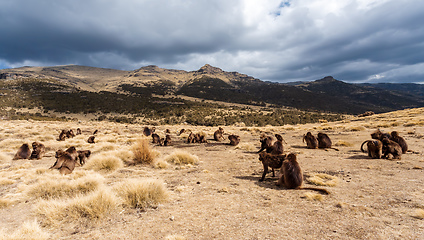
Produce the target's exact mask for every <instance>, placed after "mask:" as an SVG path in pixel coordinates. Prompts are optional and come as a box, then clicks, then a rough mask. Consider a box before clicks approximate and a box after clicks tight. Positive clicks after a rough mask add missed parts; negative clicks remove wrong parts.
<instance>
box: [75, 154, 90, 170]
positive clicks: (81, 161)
mask: <svg viewBox="0 0 424 240" xmlns="http://www.w3.org/2000/svg"><path fill="white" fill-rule="evenodd" d="M77 153H78V160H79V164H80V165H81V166H84V164H85V161H86V160H87V158H89V157H90V155H91V151H90V150H80V151H77Z"/></svg>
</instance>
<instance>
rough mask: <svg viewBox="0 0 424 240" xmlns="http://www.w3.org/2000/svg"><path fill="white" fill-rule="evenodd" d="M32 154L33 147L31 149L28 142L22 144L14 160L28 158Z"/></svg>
mask: <svg viewBox="0 0 424 240" xmlns="http://www.w3.org/2000/svg"><path fill="white" fill-rule="evenodd" d="M30 156H31V149H29V146H28V143H24V144H22V145H21V146H20V147H19V149H18V152H16V154H15V156H14V157H13V160H17V159H28V158H29V157H30Z"/></svg>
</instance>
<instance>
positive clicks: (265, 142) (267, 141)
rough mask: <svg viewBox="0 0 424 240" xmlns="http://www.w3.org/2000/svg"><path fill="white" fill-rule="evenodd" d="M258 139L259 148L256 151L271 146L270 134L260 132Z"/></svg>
mask: <svg viewBox="0 0 424 240" xmlns="http://www.w3.org/2000/svg"><path fill="white" fill-rule="evenodd" d="M259 141H260V142H261V149H260V150H259V151H258V152H257V153H260V152H262V151H263V150H266V149H268V148H270V147H271V146H272V141H273V138H272V137H271V136H266V135H265V134H262V135H261V137H260V138H259Z"/></svg>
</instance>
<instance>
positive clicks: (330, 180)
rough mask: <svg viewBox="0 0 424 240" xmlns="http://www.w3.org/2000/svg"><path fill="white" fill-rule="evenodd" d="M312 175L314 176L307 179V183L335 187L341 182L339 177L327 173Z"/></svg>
mask: <svg viewBox="0 0 424 240" xmlns="http://www.w3.org/2000/svg"><path fill="white" fill-rule="evenodd" d="M311 175H312V176H311V177H309V178H307V179H306V181H307V182H308V183H311V184H314V185H318V186H329V187H334V186H336V185H337V184H338V182H339V178H338V177H336V176H331V175H328V174H325V173H314V174H311Z"/></svg>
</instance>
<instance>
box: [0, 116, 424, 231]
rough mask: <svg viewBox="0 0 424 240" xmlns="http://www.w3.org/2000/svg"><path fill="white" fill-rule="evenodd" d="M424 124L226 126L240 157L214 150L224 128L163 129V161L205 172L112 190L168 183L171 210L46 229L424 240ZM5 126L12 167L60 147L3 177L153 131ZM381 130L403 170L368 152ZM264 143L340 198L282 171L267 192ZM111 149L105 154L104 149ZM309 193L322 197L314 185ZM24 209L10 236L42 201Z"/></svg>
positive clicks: (3, 222)
mask: <svg viewBox="0 0 424 240" xmlns="http://www.w3.org/2000/svg"><path fill="white" fill-rule="evenodd" d="M423 119H424V109H414V110H404V111H399V112H394V113H388V114H382V115H374V116H370V117H365V118H351V119H348V120H344V121H340V122H334V123H325V122H324V123H317V124H306V125H295V126H291V125H286V126H279V127H272V126H269V127H243V126H239V127H237V126H232V127H225V126H223V128H224V130H225V137H227V136H228V134H237V135H239V136H240V137H241V142H240V144H239V145H238V146H236V147H234V146H230V145H227V144H226V143H227V142H229V141H228V140H227V139H226V140H225V141H223V142H216V141H213V139H212V138H213V135H212V134H213V132H214V131H215V130H216V129H217V127H199V126H156V132H157V133H164V131H165V129H170V130H171V133H172V134H171V135H172V138H173V140H174V141H173V145H172V146H167V147H163V146H156V145H154V144H150V145H151V147H152V148H153V149H155V150H157V151H158V152H159V153H160V154H161V156H165V155H167V154H170V153H172V152H173V151H174V150H176V149H178V150H183V151H185V152H188V153H191V154H193V155H196V156H198V157H199V159H200V162H199V163H198V164H197V165H193V166H190V165H189V166H176V165H170V166H169V167H168V168H165V169H156V168H153V167H151V166H144V165H143V166H140V165H139V166H125V167H123V168H121V169H118V170H117V171H115V172H112V173H107V174H103V175H104V177H105V178H106V179H107V184H109V185H113V184H114V183H115V182H117V181H120V180H122V179H125V178H155V179H162V180H163V181H164V182H165V183H166V187H167V189H168V190H169V191H170V193H171V197H170V199H169V200H168V201H167V202H165V203H163V204H160V205H159V206H158V207H157V208H148V209H144V210H137V209H124V210H122V211H119V212H117V213H114V214H112V215H110V216H107V217H106V218H105V219H103V220H101V221H100V222H98V223H96V224H93V225H87V226H81V225H78V226H66V225H65V226H60V227H43V231H45V232H47V233H49V234H50V237H51V239H424V220H423V219H421V218H419V217H417V216H415V215H416V211H417V210H420V209H421V210H422V209H424V187H423V186H424V175H423V168H424V158H423V154H424V152H423V148H424V131H423V130H424V122H423V121H424V120H423ZM0 122H1V125H2V127H1V128H0V152H3V153H4V154H5V155H6V156H10V159H11V158H12V157H13V154H14V153H15V152H16V150H17V147H19V146H20V144H22V143H23V141H24V142H28V143H31V141H34V140H36V139H37V138H40V137H43V138H44V143H45V145H46V146H47V145H48V144H49V143H51V145H52V146H51V147H50V148H49V152H47V154H46V157H44V158H42V159H40V160H31V161H29V160H17V161H11V160H10V161H9V160H7V159H6V160H3V161H2V162H1V161H0V163H1V165H0V171H7V170H8V169H9V168H11V167H13V166H19V165H22V164H25V163H26V162H30V163H31V167H30V169H31V168H34V169H35V168H48V167H50V166H51V165H52V164H53V163H54V161H55V158H54V151H55V150H57V148H64V147H67V146H69V144H73V143H76V144H79V145H83V146H84V147H91V148H92V150H93V152H94V153H93V154H95V153H96V152H100V151H105V150H104V149H105V147H104V146H105V144H110V145H114V146H115V148H118V149H119V148H124V147H127V146H128V145H130V144H131V143H133V139H135V138H137V137H139V136H141V133H142V130H143V127H144V126H138V125H119V124H113V123H109V124H106V123H98V122H82V123H79V122H66V123H58V122H31V121H0ZM77 127H80V128H81V129H83V135H84V134H85V135H84V137H81V138H78V139H74V140H72V142H69V141H68V142H66V141H65V142H57V141H56V140H55V139H54V138H55V137H56V136H52V137H51V138H49V137H48V135H53V134H54V135H57V134H56V133H58V132H59V131H60V129H62V128H73V129H76V128H77ZM182 128H189V129H191V130H192V131H193V132H196V131H202V132H204V133H206V134H207V138H208V141H209V143H205V144H187V143H185V139H184V138H182V137H179V136H177V134H176V133H177V132H178V131H179V130H180V129H182ZM377 128H380V129H381V130H382V131H383V132H391V131H394V130H396V131H398V132H399V133H400V135H401V136H403V137H404V138H405V139H406V141H407V143H408V145H409V149H411V150H412V151H411V152H408V153H406V154H404V155H402V159H401V160H387V159H371V158H369V157H368V156H367V154H366V153H362V152H361V151H360V146H361V143H362V142H363V141H365V140H368V139H371V138H370V133H372V132H373V131H374V130H376V129H377ZM22 129H27V130H28V131H29V133H25V131H21V130H22ZM93 129H99V135H98V137H97V138H96V139H97V141H98V142H97V143H96V144H95V145H84V144H83V143H79V142H78V141H81V142H84V141H85V137H88V135H89V132H90V131H91V130H93ZM35 131H38V132H39V133H38V134H34V132H35ZM308 131H311V132H312V133H313V134H315V135H316V134H317V133H318V132H325V133H327V134H328V135H329V136H330V138H331V140H332V142H333V145H334V147H335V148H337V149H338V150H339V151H337V150H334V149H326V150H322V149H307V148H306V144H305V143H303V142H302V137H303V135H304V134H306V132H308ZM263 133H265V134H269V135H274V134H275V133H278V134H281V135H282V136H283V138H284V140H285V142H286V143H284V152H285V153H296V154H297V158H298V162H299V164H300V166H301V168H302V170H303V172H304V175H305V179H307V178H308V177H310V176H312V175H313V174H314V173H325V174H328V175H331V176H334V177H336V180H337V184H336V185H335V186H322V187H323V188H325V189H327V190H328V191H330V192H331V194H330V195H323V196H322V199H317V200H314V199H311V198H308V197H307V194H308V193H314V192H313V191H310V190H287V189H284V188H282V187H277V186H276V185H275V183H276V182H277V180H278V171H276V173H277V176H276V177H272V174H271V173H268V174H267V176H266V179H265V181H263V182H259V181H258V180H259V179H260V177H261V175H262V171H263V170H262V164H261V162H260V161H259V160H258V154H257V153H256V152H257V151H258V150H259V146H260V142H259V137H260V135H261V134H263ZM108 135H109V136H108ZM111 135H113V138H114V139H115V140H114V141H112V140H110V136H111ZM163 135H164V134H163ZM11 139H12V140H11ZM129 139H132V140H129ZM6 143H7V144H6ZM101 144H103V146H102V147H101V148H100V147H94V146H96V145H97V146H100V145H101ZM16 146H17V147H16ZM88 161H89V160H88ZM51 171H52V170H51ZM76 171H84V170H83V169H78V170H76ZM73 174H75V173H73ZM26 180H27V179H26ZM24 182H28V181H23V180H22V181H20V180H19V179H17V182H16V183H15V184H13V185H0V190H1V192H0V199H1V198H6V197H10V196H18V195H19V194H20V193H19V189H22V188H24V186H22V184H24ZM304 186H309V187H316V185H312V184H310V183H309V182H308V181H305V182H304ZM16 199H19V201H17V202H16V203H15V204H13V205H11V206H8V207H4V208H0V226H1V227H0V228H4V229H6V231H9V232H12V231H14V230H15V229H18V228H19V227H20V226H21V224H22V223H23V222H24V221H27V220H31V219H34V218H35V216H34V213H33V206H34V204H36V202H37V200H25V199H24V197H23V196H21V195H19V197H16ZM38 220H40V219H38ZM178 237H180V238H178Z"/></svg>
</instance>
